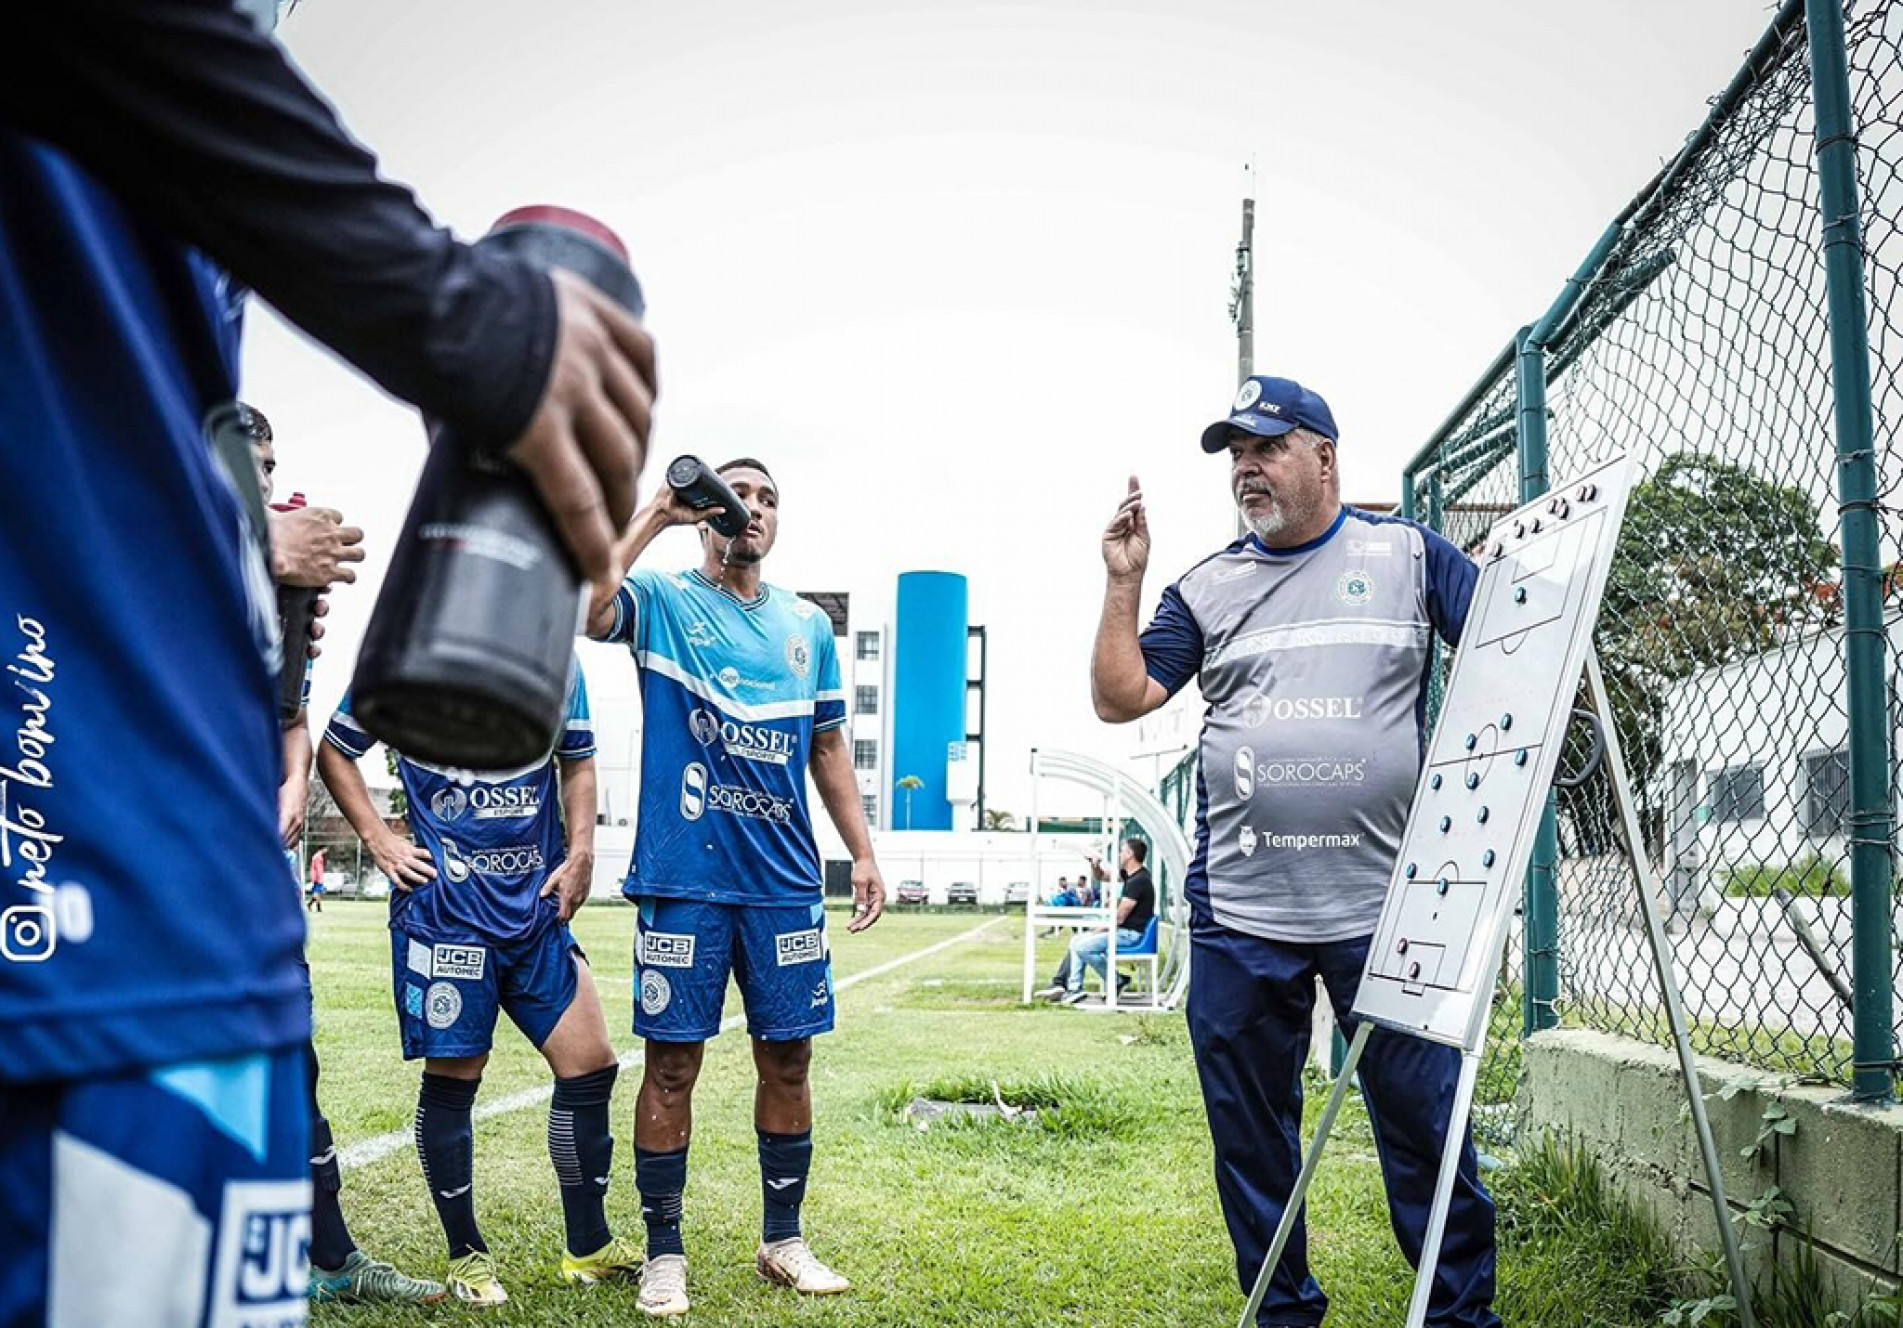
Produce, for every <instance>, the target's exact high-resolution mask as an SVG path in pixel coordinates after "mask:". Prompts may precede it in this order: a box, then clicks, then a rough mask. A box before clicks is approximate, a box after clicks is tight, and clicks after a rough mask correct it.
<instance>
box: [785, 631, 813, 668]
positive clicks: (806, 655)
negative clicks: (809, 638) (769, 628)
mask: <svg viewBox="0 0 1903 1328" xmlns="http://www.w3.org/2000/svg"><path fill="white" fill-rule="evenodd" d="M786 666H787V667H788V668H790V669H792V670H793V675H794V676H795V677H798V678H804V677H805V676H806V675H807V674H808V673H809V672H811V670H812V667H813V648H812V647H811V646H810V645H808V644H807V643H806V638H805V637H801V636H789V637H787V638H786Z"/></svg>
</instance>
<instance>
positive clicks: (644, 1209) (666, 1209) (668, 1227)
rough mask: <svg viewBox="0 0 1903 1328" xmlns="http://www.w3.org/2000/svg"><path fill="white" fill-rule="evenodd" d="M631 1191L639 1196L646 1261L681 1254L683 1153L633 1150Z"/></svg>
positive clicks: (684, 1182) (682, 1150) (684, 1184)
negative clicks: (632, 1186) (643, 1224)
mask: <svg viewBox="0 0 1903 1328" xmlns="http://www.w3.org/2000/svg"><path fill="white" fill-rule="evenodd" d="M634 1188H635V1189H637V1190H639V1191H640V1192H641V1220H642V1221H643V1222H645V1223H647V1226H648V1258H650V1259H656V1258H659V1257H660V1256H661V1255H663V1254H685V1253H687V1247H686V1246H685V1245H683V1244H681V1192H682V1191H683V1190H685V1189H686V1188H687V1150H686V1149H685V1148H677V1149H675V1150H674V1151H673V1152H671V1153H650V1152H649V1151H648V1150H647V1149H645V1148H643V1147H641V1146H640V1145H639V1144H636V1145H635V1148H634Z"/></svg>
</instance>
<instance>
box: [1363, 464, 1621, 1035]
mask: <svg viewBox="0 0 1903 1328" xmlns="http://www.w3.org/2000/svg"><path fill="white" fill-rule="evenodd" d="M1631 475H1632V469H1631V466H1630V464H1629V463H1628V461H1627V459H1626V458H1625V457H1623V456H1621V457H1619V458H1618V459H1617V460H1615V461H1612V462H1610V463H1608V464H1606V465H1604V466H1601V467H1599V468H1598V469H1596V470H1594V471H1592V472H1590V473H1589V474H1585V475H1581V476H1579V477H1577V478H1575V479H1573V480H1571V481H1569V482H1568V483H1567V484H1566V485H1565V486H1564V487H1563V488H1558V489H1554V490H1552V491H1551V492H1549V493H1548V494H1547V495H1545V496H1544V497H1542V498H1541V499H1540V500H1539V501H1538V502H1537V503H1535V504H1532V505H1530V506H1528V507H1523V508H1521V509H1520V510H1519V511H1517V512H1514V513H1512V514H1510V515H1509V516H1507V517H1506V518H1505V519H1503V520H1502V521H1501V522H1500V523H1499V524H1498V525H1496V526H1494V528H1493V530H1492V532H1491V533H1489V534H1488V536H1487V539H1486V542H1485V544H1483V545H1482V546H1481V547H1480V548H1479V549H1477V550H1475V558H1476V561H1477V563H1478V565H1479V568H1480V579H1479V582H1478V583H1477V584H1476V585H1475V587H1474V596H1473V602H1472V605H1471V607H1470V608H1469V610H1468V613H1467V623H1466V626H1465V628H1464V629H1463V631H1462V633H1461V643H1460V650H1459V652H1458V654H1457V655H1456V656H1455V660H1454V669H1453V674H1452V676H1451V677H1450V678H1449V679H1448V680H1447V692H1446V695H1445V697H1444V698H1443V700H1442V703H1441V711H1440V721H1439V724H1438V725H1437V726H1436V728H1435V730H1434V736H1433V739H1432V741H1431V743H1430V745H1429V747H1428V752H1427V764H1426V767H1425V768H1424V769H1423V771H1422V778H1421V782H1420V784H1419V786H1418V787H1417V788H1416V789H1415V792H1414V806H1413V808H1412V810H1411V811H1410V812H1409V814H1408V821H1407V830H1406V833H1405V834H1404V835H1403V836H1402V840H1401V852H1400V856H1399V857H1398V858H1397V859H1396V860H1395V866H1394V877H1393V879H1392V880H1391V881H1390V882H1389V884H1388V897H1387V903H1386V906H1385V907H1384V909H1383V910H1382V914H1381V921H1380V924H1379V926H1377V927H1376V929H1375V934H1374V944H1373V946H1372V947H1371V948H1370V950H1369V952H1368V967H1367V970H1366V972H1365V973H1364V975H1363V978H1362V983H1361V992H1360V995H1359V997H1358V999H1357V1000H1356V1001H1355V1013H1356V1014H1357V1015H1360V1016H1362V1017H1364V1018H1367V1019H1369V1020H1372V1021H1373V1022H1374V1023H1376V1024H1379V1025H1382V1026H1385V1027H1388V1028H1393V1029H1397V1030H1400V1031H1404V1032H1408V1033H1412V1034H1414V1035H1416V1036H1418V1037H1424V1038H1428V1039H1431V1040H1432V1041H1435V1042H1445V1043H1448V1044H1450V1045H1453V1046H1457V1047H1463V1048H1466V1049H1469V1050H1472V1049H1475V1048H1477V1047H1478V1046H1479V1045H1480V1039H1481V1037H1482V1035H1483V1034H1484V1032H1485V1029H1486V1024H1487V1010H1488V1006H1489V1003H1490V1002H1491V1000H1492V997H1493V986H1494V979H1495V976H1496V975H1497V974H1498V973H1499V971H1500V960H1501V957H1502V954H1503V952H1504V949H1505V946H1506V938H1507V929H1508V924H1509V922H1510V921H1511V919H1512V916H1513V907H1514V904H1515V903H1516V902H1517V901H1518V900H1519V898H1520V891H1521V883H1522V881H1524V879H1525V877H1526V870H1527V865H1528V862H1529V860H1530V859H1531V857H1532V851H1533V839H1534V836H1535V834H1536V833H1537V832H1538V829H1539V823H1540V815H1541V813H1542V812H1543V811H1544V809H1545V806H1546V794H1547V790H1548V789H1550V788H1551V787H1552V786H1553V776H1554V774H1555V773H1556V771H1557V768H1558V764H1559V754H1560V749H1561V746H1562V744H1563V740H1564V738H1565V736H1566V728H1567V725H1568V723H1569V722H1570V720H1571V717H1572V711H1573V701H1574V698H1575V697H1576V696H1577V695H1578V692H1579V685H1580V677H1581V672H1582V670H1583V668H1584V665H1585V660H1586V654H1587V652H1588V651H1589V650H1590V649H1591V648H1592V626H1593V622H1594V620H1595V619H1596V618H1597V617H1598V614H1599V600H1600V596H1601V594H1602V593H1603V591H1604V589H1605V584H1606V573H1607V571H1608V569H1609V568H1610V567H1611V565H1612V555H1613V549H1614V546H1615V545H1616V544H1617V542H1618V538H1619V526H1620V522H1621V520H1622V519H1623V517H1624V515H1625V505H1626V497H1627V495H1628V493H1629V492H1630V488H1631V482H1632V481H1631Z"/></svg>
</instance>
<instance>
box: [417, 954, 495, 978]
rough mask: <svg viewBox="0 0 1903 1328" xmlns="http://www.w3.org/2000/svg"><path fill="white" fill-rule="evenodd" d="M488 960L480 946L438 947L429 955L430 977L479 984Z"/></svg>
mask: <svg viewBox="0 0 1903 1328" xmlns="http://www.w3.org/2000/svg"><path fill="white" fill-rule="evenodd" d="M488 958H489V952H488V951H487V950H485V949H483V948H482V947H481V946H480V945H439V946H436V947H435V949H434V950H433V951H432V952H431V955H430V976H431V977H435V978H465V979H467V980H468V981H470V982H480V981H482V970H483V966H484V964H485V963H486V962H487V961H488Z"/></svg>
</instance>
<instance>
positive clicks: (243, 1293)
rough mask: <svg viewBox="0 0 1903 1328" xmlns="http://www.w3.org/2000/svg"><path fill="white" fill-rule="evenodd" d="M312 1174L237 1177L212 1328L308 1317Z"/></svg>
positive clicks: (209, 1318) (227, 1209)
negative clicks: (309, 1176)
mask: <svg viewBox="0 0 1903 1328" xmlns="http://www.w3.org/2000/svg"><path fill="white" fill-rule="evenodd" d="M310 1239H311V1184H310V1181H309V1180H295V1181H290V1180H275V1181H232V1182H230V1183H229V1184H227V1185H226V1186H225V1194H224V1204H223V1211H222V1213H221V1215H220V1217H219V1220H218V1257H217V1263H216V1264H215V1269H216V1271H215V1272H214V1273H213V1274H212V1286H211V1295H212V1303H211V1305H210V1307H209V1312H208V1313H207V1314H206V1316H205V1323H206V1324H207V1325H208V1328H276V1325H278V1324H286V1323H295V1322H297V1321H299V1320H301V1319H302V1318H303V1317H304V1304H305V1296H306V1295H307V1294H308V1292H309V1290H310V1287H309V1282H310V1262H309V1247H310Z"/></svg>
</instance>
